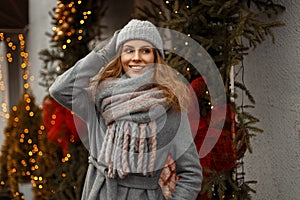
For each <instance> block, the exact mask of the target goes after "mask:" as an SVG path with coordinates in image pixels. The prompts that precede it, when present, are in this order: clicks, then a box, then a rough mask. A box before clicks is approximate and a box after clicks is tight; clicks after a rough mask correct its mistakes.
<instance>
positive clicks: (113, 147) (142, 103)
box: [96, 69, 168, 178]
mask: <svg viewBox="0 0 300 200" xmlns="http://www.w3.org/2000/svg"><path fill="white" fill-rule="evenodd" d="M153 71H154V69H150V70H148V71H147V72H145V73H144V74H142V75H140V76H139V77H136V78H128V77H126V76H122V77H121V78H117V79H107V80H105V81H103V82H102V83H100V85H99V87H98V89H99V90H98V91H99V93H98V94H99V95H97V97H98V98H97V99H96V102H98V105H99V107H98V110H99V112H100V115H101V116H102V117H103V118H104V121H105V124H106V125H107V130H106V134H105V137H104V141H103V144H102V147H101V151H100V159H101V161H102V162H104V163H106V164H107V165H108V177H110V178H116V177H120V178H124V177H126V176H127V175H128V173H142V174H143V175H151V174H152V172H153V171H154V163H155V159H156V148H157V147H156V144H157V138H156V133H157V127H156V122H155V120H156V119H157V118H159V117H160V116H162V115H163V114H165V113H166V111H167V109H168V104H167V100H166V97H165V95H164V92H163V91H162V90H160V89H159V88H158V87H156V85H157V84H154V83H151V82H150V80H151V78H150V77H151V75H152V74H153Z"/></svg>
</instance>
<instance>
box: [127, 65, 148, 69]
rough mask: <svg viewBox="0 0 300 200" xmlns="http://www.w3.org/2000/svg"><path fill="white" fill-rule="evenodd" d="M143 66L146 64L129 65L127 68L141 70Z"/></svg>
mask: <svg viewBox="0 0 300 200" xmlns="http://www.w3.org/2000/svg"><path fill="white" fill-rule="evenodd" d="M145 67H146V65H129V68H130V69H133V70H141V69H144V68H145Z"/></svg>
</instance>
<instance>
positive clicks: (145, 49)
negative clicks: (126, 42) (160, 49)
mask: <svg viewBox="0 0 300 200" xmlns="http://www.w3.org/2000/svg"><path fill="white" fill-rule="evenodd" d="M140 51H141V52H142V53H143V54H149V53H151V52H152V49H151V48H143V49H141V50H140Z"/></svg>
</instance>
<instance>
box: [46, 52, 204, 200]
mask: <svg viewBox="0 0 300 200" xmlns="http://www.w3.org/2000/svg"><path fill="white" fill-rule="evenodd" d="M105 63H106V59H105V57H104V56H102V55H101V54H99V53H97V52H95V51H91V52H90V53H89V54H88V55H87V56H86V57H84V58H82V59H81V60H79V61H78V62H77V63H76V64H75V65H74V66H73V67H72V68H70V69H69V70H67V71H66V72H65V73H63V74H62V75H60V76H59V77H57V79H56V80H55V82H54V83H53V85H52V86H51V87H50V89H49V92H50V95H51V96H52V97H53V98H54V99H55V100H56V101H58V102H59V103H60V104H61V105H63V106H65V107H66V108H68V109H70V110H72V111H73V112H74V113H75V114H77V115H78V116H79V117H81V118H82V119H83V120H84V121H85V122H86V124H87V127H88V144H89V147H88V148H89V149H88V150H89V154H90V156H89V166H88V170H87V174H86V179H85V184H84V189H83V194H82V199H83V200H96V199H101V200H135V199H137V200H161V199H165V198H164V197H163V194H162V191H161V188H160V187H159V185H158V180H159V175H160V173H161V171H162V168H163V166H164V164H165V163H166V160H167V157H168V155H169V154H171V155H172V157H173V159H174V160H175V162H176V172H177V175H178V176H179V177H180V180H179V181H177V184H176V190H175V191H174V192H173V194H172V198H171V199H173V200H175V199H178V200H185V199H186V200H194V199H196V197H197V195H198V193H199V191H200V189H201V182H202V168H201V166H200V162H199V157H198V154H197V151H196V147H195V144H194V142H193V138H192V134H191V131H190V127H189V122H188V118H187V115H186V113H181V112H178V111H175V110H172V109H170V110H169V111H168V112H167V114H166V115H165V116H163V117H161V119H158V120H157V122H156V123H157V124H158V127H160V130H159V131H158V135H157V159H156V161H155V169H156V171H155V173H154V176H153V177H145V176H142V175H141V174H129V175H128V176H127V177H126V178H125V179H119V178H116V179H110V178H108V177H107V176H106V174H107V167H106V166H105V165H104V164H103V163H101V160H99V153H100V149H101V145H102V142H103V138H104V134H105V131H106V125H105V124H104V120H103V118H102V117H101V116H99V114H98V113H97V111H96V106H95V102H94V101H93V100H92V99H91V98H90V96H89V95H88V91H87V88H88V85H89V82H90V79H91V78H92V77H93V76H94V75H96V74H97V73H98V71H99V70H100V68H101V66H104V65H105Z"/></svg>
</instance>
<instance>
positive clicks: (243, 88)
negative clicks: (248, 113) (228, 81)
mask: <svg viewBox="0 0 300 200" xmlns="http://www.w3.org/2000/svg"><path fill="white" fill-rule="evenodd" d="M234 86H235V87H237V88H240V89H241V90H242V91H244V92H245V94H246V96H247V97H248V99H249V100H250V102H251V103H252V104H255V100H254V97H253V96H252V95H251V94H250V91H249V90H248V89H247V88H246V86H245V85H244V84H242V83H240V82H237V81H235V82H234Z"/></svg>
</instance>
